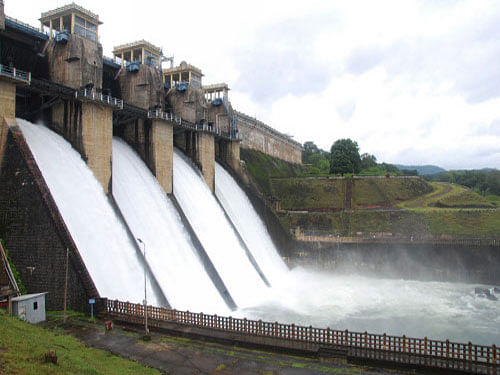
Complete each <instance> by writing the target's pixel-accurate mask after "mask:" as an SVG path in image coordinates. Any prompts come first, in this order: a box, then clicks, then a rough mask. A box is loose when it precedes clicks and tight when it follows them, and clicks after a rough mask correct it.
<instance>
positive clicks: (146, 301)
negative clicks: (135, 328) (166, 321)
mask: <svg viewBox="0 0 500 375" xmlns="http://www.w3.org/2000/svg"><path fill="white" fill-rule="evenodd" d="M137 241H139V242H140V243H142V247H143V250H144V330H145V332H146V336H147V335H149V329H148V300H147V296H146V244H145V243H144V242H143V241H142V240H141V239H140V238H137Z"/></svg>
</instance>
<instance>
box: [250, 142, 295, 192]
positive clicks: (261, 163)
mask: <svg viewBox="0 0 500 375" xmlns="http://www.w3.org/2000/svg"><path fill="white" fill-rule="evenodd" d="M240 158H241V160H243V161H244V162H245V164H246V167H247V169H248V171H249V172H250V174H251V175H252V177H253V178H254V180H255V181H256V182H257V183H258V184H259V188H260V189H261V190H262V192H263V193H264V194H265V195H271V184H270V179H271V178H272V177H295V176H299V175H301V174H302V173H303V171H304V168H303V167H302V166H301V165H298V164H292V163H288V162H286V161H283V160H280V159H277V158H273V157H272V156H269V155H266V154H264V153H262V152H260V151H255V150H249V149H245V148H242V149H241V150H240Z"/></svg>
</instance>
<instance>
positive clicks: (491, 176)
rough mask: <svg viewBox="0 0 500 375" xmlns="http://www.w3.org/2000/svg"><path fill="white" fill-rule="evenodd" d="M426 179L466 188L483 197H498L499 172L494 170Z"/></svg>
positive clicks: (499, 193) (472, 171)
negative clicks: (492, 195)
mask: <svg viewBox="0 0 500 375" xmlns="http://www.w3.org/2000/svg"><path fill="white" fill-rule="evenodd" d="M428 179H430V180H432V181H442V182H451V183H454V184H458V185H463V186H467V187H469V188H471V189H472V190H474V191H476V192H478V193H480V194H483V195H487V194H494V195H500V171H499V170H496V169H493V170H489V171H481V170H479V171H478V170H469V171H448V172H443V173H439V174H437V175H433V176H429V177H428Z"/></svg>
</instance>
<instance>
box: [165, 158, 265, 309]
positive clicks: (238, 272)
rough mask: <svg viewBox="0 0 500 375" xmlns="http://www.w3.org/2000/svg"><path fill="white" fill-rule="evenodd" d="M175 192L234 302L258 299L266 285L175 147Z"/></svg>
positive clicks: (249, 303) (242, 303) (250, 302)
mask: <svg viewBox="0 0 500 375" xmlns="http://www.w3.org/2000/svg"><path fill="white" fill-rule="evenodd" d="M174 195H175V197H176V198H177V200H178V202H179V205H180V206H181V208H182V210H183V212H184V214H185V215H186V217H187V218H188V220H189V222H190V224H191V226H192V227H193V229H194V231H195V232H196V235H197V236H198V238H199V239H200V242H201V243H202V244H203V247H204V248H205V250H206V252H207V254H208V256H209V257H210V259H211V261H212V263H213V264H214V266H215V268H216V269H217V271H218V273H219V275H220V277H221V278H222V281H223V282H224V283H225V285H226V287H227V289H228V291H229V293H230V294H231V296H232V297H233V299H234V301H235V302H236V304H237V305H238V306H239V307H242V306H252V305H255V304H256V303H258V301H259V300H261V298H262V297H263V295H264V294H265V293H266V290H267V289H268V288H267V287H266V285H265V284H264V282H263V280H262V279H261V277H260V276H259V274H258V273H257V271H256V270H255V268H254V266H253V265H252V264H251V263H250V260H249V259H248V257H247V255H246V253H245V250H244V248H243V247H242V246H241V243H240V241H239V239H238V237H237V236H236V234H235V233H234V230H233V228H232V226H231V224H230V222H229V221H228V220H227V218H226V216H225V214H224V211H223V210H222V208H221V207H220V205H219V204H218V202H217V200H216V199H215V197H214V195H213V194H212V192H211V191H210V189H209V188H208V186H207V184H206V183H205V182H204V180H203V178H202V176H201V175H200V173H199V172H198V171H196V170H195V169H194V168H193V166H192V165H191V164H190V163H189V162H188V161H187V160H185V157H184V156H183V155H182V154H181V152H180V151H178V150H175V152H174Z"/></svg>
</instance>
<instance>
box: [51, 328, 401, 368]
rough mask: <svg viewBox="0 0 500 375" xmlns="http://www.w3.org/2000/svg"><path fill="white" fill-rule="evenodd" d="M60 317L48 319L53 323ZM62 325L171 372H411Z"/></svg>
mask: <svg viewBox="0 0 500 375" xmlns="http://www.w3.org/2000/svg"><path fill="white" fill-rule="evenodd" d="M56 323H57V322H54V321H52V322H47V323H44V325H46V326H49V327H51V326H54V325H55V324H56ZM63 328H64V330H65V331H66V332H67V333H69V334H72V335H73V336H75V337H77V338H78V339H80V340H82V341H83V342H85V343H86V344H88V345H91V346H93V347H96V348H99V349H104V350H108V351H110V352H112V353H113V354H116V355H119V356H122V357H125V358H128V359H131V360H134V361H137V362H140V363H141V364H143V365H145V366H148V367H153V368H157V369H159V370H161V371H164V372H165V373H167V374H174V375H179V374H186V375H187V374H190V375H191V374H214V375H226V374H241V375H250V374H261V375H306V374H308V375H310V374H313V375H315V374H317V375H323V374H353V375H354V374H373V375H375V374H378V375H380V374H391V375H397V374H401V375H403V374H408V373H407V372H404V371H395V370H387V371H384V370H383V369H381V368H371V367H366V366H357V365H352V364H349V363H347V362H346V360H345V359H331V360H328V362H326V361H319V360H318V359H315V358H306V357H298V356H291V355H285V354H277V353H271V352H265V351H260V350H252V349H246V348H241V347H237V346H227V345H220V344H216V343H209V342H206V341H201V340H194V339H188V338H184V337H175V336H169V335H162V334H158V333H152V339H151V341H150V342H145V341H143V340H142V331H140V330H132V329H130V328H127V327H124V326H118V325H115V327H114V329H113V330H112V331H108V332H106V331H105V330H104V322H102V321H96V323H95V324H93V323H91V322H89V321H88V319H79V318H70V319H69V320H68V323H66V324H65V325H63Z"/></svg>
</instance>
